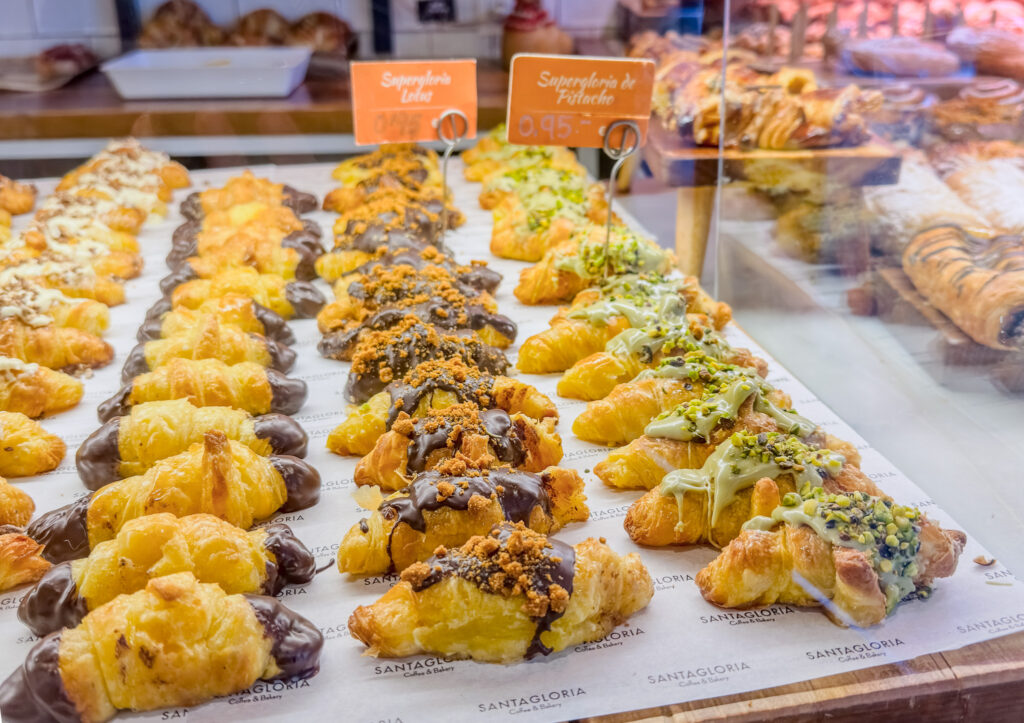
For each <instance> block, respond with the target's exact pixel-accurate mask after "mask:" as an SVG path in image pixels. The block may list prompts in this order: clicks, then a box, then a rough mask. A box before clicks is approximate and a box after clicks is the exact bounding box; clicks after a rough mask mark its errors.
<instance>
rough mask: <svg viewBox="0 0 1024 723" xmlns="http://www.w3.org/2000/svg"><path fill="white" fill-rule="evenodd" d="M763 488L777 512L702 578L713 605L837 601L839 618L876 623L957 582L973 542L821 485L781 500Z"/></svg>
mask: <svg viewBox="0 0 1024 723" xmlns="http://www.w3.org/2000/svg"><path fill="white" fill-rule="evenodd" d="M757 487H758V488H759V489H758V490H757V491H755V495H756V496H763V497H764V498H765V500H766V501H768V500H769V499H770V500H771V501H773V502H774V506H772V507H769V508H767V509H766V511H765V513H764V515H763V516H760V517H756V518H754V519H752V520H750V521H749V522H748V523H747V524H746V525H744V527H743V531H742V532H740V533H739V535H738V536H737V537H736V538H735V539H734V540H732V542H730V543H729V544H728V545H727V546H726V547H725V549H723V550H722V553H721V554H720V555H719V556H718V557H717V558H715V559H714V560H712V561H711V563H710V564H709V565H708V566H707V567H705V568H704V569H703V570H701V571H700V572H699V573H697V587H698V588H699V589H700V592H701V594H702V595H703V596H704V599H706V600H708V601H709V602H712V603H714V604H716V605H720V606H722V607H730V608H736V607H740V608H745V607H751V606H754V605H770V604H772V603H783V604H788V605H808V606H812V605H813V606H817V605H822V604H823V601H824V600H830V601H831V605H830V606H829V607H828V608H827V612H828V614H829V617H831V618H832V619H833V620H834V621H835V622H837V623H840V624H843V625H857V626H859V627H868V626H871V625H876V624H878V623H880V622H882V620H883V619H885V617H886V615H888V614H889V613H891V612H892V611H893V610H894V609H895V608H896V606H897V605H898V604H899V603H900V602H901V601H902V600H905V599H907V598H908V597H918V598H925V597H927V596H928V595H929V594H930V593H931V588H930V585H931V582H932V580H933V579H935V578H939V577H949V576H951V575H952V574H953V573H954V572H955V571H956V565H957V559H958V558H959V556H960V553H961V551H962V550H963V548H964V544H965V543H966V541H967V536H966V535H964V533H962V532H960V531H958V530H944V529H942V528H941V527H939V526H938V525H937V524H935V523H934V522H932V521H931V520H929V519H928V518H927V517H926V516H925V515H923V514H922V513H921V512H920V511H919V510H917V509H916V508H913V507H907V506H904V505H899V504H895V503H893V502H892V501H891V500H888V499H882V498H880V497H875V496H872V495H869V494H866V493H864V492H857V491H853V492H849V491H847V492H826V491H825V490H823V489H822V488H821V487H817V488H815V489H813V490H809V491H805V492H803V493H801V494H797V493H796V492H789V493H787V494H785V495H784V496H782V497H781V499H780V490H779V488H778V487H777V486H776V485H775V483H774V482H772V481H771V480H769V479H763V480H761V481H759V482H758V483H757Z"/></svg>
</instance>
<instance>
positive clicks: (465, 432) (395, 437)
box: [354, 404, 562, 490]
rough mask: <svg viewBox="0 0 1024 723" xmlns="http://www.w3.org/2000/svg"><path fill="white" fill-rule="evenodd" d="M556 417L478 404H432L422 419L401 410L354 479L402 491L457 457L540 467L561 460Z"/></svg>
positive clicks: (471, 465)
mask: <svg viewBox="0 0 1024 723" xmlns="http://www.w3.org/2000/svg"><path fill="white" fill-rule="evenodd" d="M555 422H556V420H555V419H553V418H552V417H546V418H545V419H542V420H535V419H533V418H531V417H528V416H526V415H525V414H519V413H517V414H511V415H510V414H509V413H508V412H506V411H505V410H504V409H486V410H482V409H480V408H479V407H477V406H476V405H475V404H455V405H452V406H450V407H445V408H443V409H429V410H427V413H426V415H425V416H424V417H422V418H420V419H413V418H412V417H410V416H409V415H408V414H406V413H405V412H400V413H399V415H398V418H397V419H396V420H395V423H394V424H393V425H392V426H391V429H390V430H388V431H387V432H385V433H384V434H382V435H381V436H380V438H379V439H377V443H376V444H375V445H374V447H373V450H371V451H370V453H369V454H367V455H366V456H365V457H363V458H362V459H361V460H359V464H357V465H356V470H355V475H354V478H355V483H356V484H357V485H378V486H379V487H380V488H381V489H384V490H397V489H401V488H402V487H405V486H406V485H407V484H409V480H410V478H411V477H412V476H413V475H415V474H416V473H417V472H423V471H425V470H428V469H434V468H435V467H438V466H440V465H442V464H444V463H450V462H451V461H452V460H453V459H457V460H458V463H459V464H460V465H462V466H464V467H465V468H468V469H481V470H486V469H490V468H492V467H497V466H501V465H510V466H512V467H515V468H517V469H523V470H526V471H527V472H540V471H541V470H543V469H545V468H547V467H550V466H551V465H555V464H558V462H559V461H560V460H561V459H562V439H561V437H559V436H558V432H556V431H555Z"/></svg>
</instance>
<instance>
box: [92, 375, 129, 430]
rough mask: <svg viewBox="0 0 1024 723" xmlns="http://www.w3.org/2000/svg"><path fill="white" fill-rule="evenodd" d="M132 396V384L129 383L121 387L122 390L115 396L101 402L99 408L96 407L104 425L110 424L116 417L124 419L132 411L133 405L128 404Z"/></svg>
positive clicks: (97, 414)
mask: <svg viewBox="0 0 1024 723" xmlns="http://www.w3.org/2000/svg"><path fill="white" fill-rule="evenodd" d="M131 395H132V383H131V382H128V383H127V384H123V385H121V388H120V389H118V390H117V392H115V393H114V396H112V397H110V398H109V399H105V400H103V401H102V402H100V404H99V406H98V407H96V416H97V417H99V420H100V421H101V422H104V423H105V422H109V421H110V420H111V419H114V418H115V417H123V416H124V415H126V414H128V412H129V411H130V410H131V405H130V404H129V403H128V400H129V398H131Z"/></svg>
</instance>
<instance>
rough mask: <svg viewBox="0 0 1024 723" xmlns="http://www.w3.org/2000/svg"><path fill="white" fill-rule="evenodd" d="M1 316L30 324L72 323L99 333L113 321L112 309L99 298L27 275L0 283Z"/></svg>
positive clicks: (61, 324)
mask: <svg viewBox="0 0 1024 723" xmlns="http://www.w3.org/2000/svg"><path fill="white" fill-rule="evenodd" d="M0 319H17V320H18V321H21V322H24V323H25V324H28V325H29V326H31V327H40V326H62V327H71V328H73V329H81V330H82V331H85V332H88V333H90V334H96V335H97V336H98V335H100V334H102V333H103V332H104V331H106V329H107V327H108V326H109V325H110V309H109V308H107V305H106V304H102V303H100V302H99V301H94V300H92V299H79V298H72V297H70V296H65V295H64V294H62V293H61V292H60V291H57V290H56V289H52V288H47V287H45V286H41V285H39V284H36V283H33V282H31V281H28V280H26V279H24V278H9V279H7V281H5V282H3V283H2V284H0Z"/></svg>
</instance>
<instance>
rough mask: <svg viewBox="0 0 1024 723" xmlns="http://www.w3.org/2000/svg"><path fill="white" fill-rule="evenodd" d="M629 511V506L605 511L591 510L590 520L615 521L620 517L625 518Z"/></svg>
mask: <svg viewBox="0 0 1024 723" xmlns="http://www.w3.org/2000/svg"><path fill="white" fill-rule="evenodd" d="M628 511H629V505H619V506H618V507H609V508H607V509H604V510H591V511H590V517H589V520H590V521H591V522H596V521H597V520H615V519H618V518H620V517H625V516H626V512H628Z"/></svg>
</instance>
